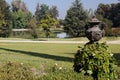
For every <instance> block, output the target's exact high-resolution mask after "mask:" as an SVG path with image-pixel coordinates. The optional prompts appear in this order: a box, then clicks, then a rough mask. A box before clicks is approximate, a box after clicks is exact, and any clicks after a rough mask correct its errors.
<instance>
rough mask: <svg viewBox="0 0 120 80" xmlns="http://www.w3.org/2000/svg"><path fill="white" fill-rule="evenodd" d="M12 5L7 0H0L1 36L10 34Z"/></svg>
mask: <svg viewBox="0 0 120 80" xmlns="http://www.w3.org/2000/svg"><path fill="white" fill-rule="evenodd" d="M9 8H10V6H9V5H8V4H7V2H6V1H5V0H0V36H1V37H8V36H9V35H10V32H11V29H10V22H11V15H10V9H9Z"/></svg>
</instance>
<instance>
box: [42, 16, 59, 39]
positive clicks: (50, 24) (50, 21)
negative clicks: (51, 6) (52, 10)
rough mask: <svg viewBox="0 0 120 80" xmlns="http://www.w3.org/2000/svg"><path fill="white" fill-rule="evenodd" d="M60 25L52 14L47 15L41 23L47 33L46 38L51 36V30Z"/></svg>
mask: <svg viewBox="0 0 120 80" xmlns="http://www.w3.org/2000/svg"><path fill="white" fill-rule="evenodd" d="M57 24H58V21H57V20H56V19H54V18H52V17H51V15H50V14H46V15H45V16H44V18H42V19H41V21H40V28H42V29H43V30H44V32H45V35H46V37H49V36H50V33H51V30H50V29H51V28H54V27H55V26H56V25H57Z"/></svg>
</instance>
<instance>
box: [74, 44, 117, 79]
mask: <svg viewBox="0 0 120 80" xmlns="http://www.w3.org/2000/svg"><path fill="white" fill-rule="evenodd" d="M114 62H115V59H114V58H113V54H112V53H111V52H110V50H109V48H108V46H107V44H105V43H93V44H86V45H85V46H84V47H83V48H81V50H78V52H77V54H76V55H75V59H74V70H75V71H76V72H78V73H80V72H81V73H84V75H89V76H92V77H93V78H94V80H107V79H112V80H113V79H114V78H116V74H115V64H114Z"/></svg>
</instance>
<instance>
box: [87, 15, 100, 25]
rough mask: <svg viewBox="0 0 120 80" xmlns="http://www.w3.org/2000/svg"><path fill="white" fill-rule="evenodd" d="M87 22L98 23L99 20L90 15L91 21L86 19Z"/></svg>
mask: <svg viewBox="0 0 120 80" xmlns="http://www.w3.org/2000/svg"><path fill="white" fill-rule="evenodd" d="M88 22H89V23H98V24H99V23H100V22H101V21H99V20H98V19H97V18H96V17H95V16H93V17H92V19H91V21H88Z"/></svg>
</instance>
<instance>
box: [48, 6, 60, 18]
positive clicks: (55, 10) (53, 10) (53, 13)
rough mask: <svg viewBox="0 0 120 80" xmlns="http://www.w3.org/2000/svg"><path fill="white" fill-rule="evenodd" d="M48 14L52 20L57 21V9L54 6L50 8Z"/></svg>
mask: <svg viewBox="0 0 120 80" xmlns="http://www.w3.org/2000/svg"><path fill="white" fill-rule="evenodd" d="M50 14H51V16H52V17H53V18H55V19H57V17H58V16H59V12H58V10H57V7H56V6H52V7H51V8H50Z"/></svg>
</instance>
